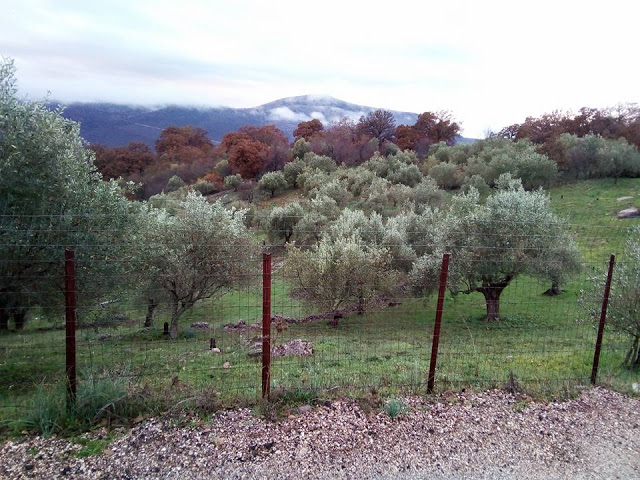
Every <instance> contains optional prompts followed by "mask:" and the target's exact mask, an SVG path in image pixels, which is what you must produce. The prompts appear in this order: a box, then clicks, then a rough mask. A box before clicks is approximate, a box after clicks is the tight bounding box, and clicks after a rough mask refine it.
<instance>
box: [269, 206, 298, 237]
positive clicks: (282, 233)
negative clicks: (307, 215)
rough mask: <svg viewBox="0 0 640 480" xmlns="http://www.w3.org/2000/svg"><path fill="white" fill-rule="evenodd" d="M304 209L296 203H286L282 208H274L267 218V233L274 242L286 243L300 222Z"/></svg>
mask: <svg viewBox="0 0 640 480" xmlns="http://www.w3.org/2000/svg"><path fill="white" fill-rule="evenodd" d="M303 215H304V209H303V208H302V206H300V205H299V204H297V203H288V204H287V205H285V206H283V207H275V208H274V209H273V210H271V212H270V213H269V217H268V218H267V233H268V234H269V237H270V238H272V239H275V240H280V241H283V242H284V243H288V242H290V241H291V239H292V237H293V234H294V233H295V231H296V226H297V225H298V223H299V222H300V220H302V217H303Z"/></svg>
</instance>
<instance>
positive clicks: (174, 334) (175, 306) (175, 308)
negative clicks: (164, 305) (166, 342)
mask: <svg viewBox="0 0 640 480" xmlns="http://www.w3.org/2000/svg"><path fill="white" fill-rule="evenodd" d="M183 311H184V310H181V309H180V303H179V301H178V299H177V297H176V298H174V299H173V302H172V309H171V324H170V325H169V337H170V338H171V340H175V339H176V338H178V319H179V318H180V315H182V312H183Z"/></svg>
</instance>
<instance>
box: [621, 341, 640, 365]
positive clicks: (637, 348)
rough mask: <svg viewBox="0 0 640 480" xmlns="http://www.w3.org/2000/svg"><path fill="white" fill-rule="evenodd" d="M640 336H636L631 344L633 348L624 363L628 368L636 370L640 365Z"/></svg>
mask: <svg viewBox="0 0 640 480" xmlns="http://www.w3.org/2000/svg"><path fill="white" fill-rule="evenodd" d="M639 341H640V335H636V336H634V338H633V343H632V344H631V348H629V351H628V352H627V354H626V355H625V357H624V360H623V361H622V365H623V366H625V367H628V368H635V367H637V366H638V365H640V345H639Z"/></svg>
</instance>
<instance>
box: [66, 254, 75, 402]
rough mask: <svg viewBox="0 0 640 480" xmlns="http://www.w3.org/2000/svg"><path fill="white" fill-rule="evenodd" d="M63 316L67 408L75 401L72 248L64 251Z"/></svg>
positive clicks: (73, 260)
mask: <svg viewBox="0 0 640 480" xmlns="http://www.w3.org/2000/svg"><path fill="white" fill-rule="evenodd" d="M64 280H65V282H64V283H65V289H64V296H65V316H66V383H67V409H68V410H71V408H72V407H73V405H75V402H76V394H77V388H78V379H77V377H76V261H75V255H74V252H73V250H65V252H64Z"/></svg>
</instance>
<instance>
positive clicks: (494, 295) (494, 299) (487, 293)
mask: <svg viewBox="0 0 640 480" xmlns="http://www.w3.org/2000/svg"><path fill="white" fill-rule="evenodd" d="M502 290H504V287H491V286H489V287H483V288H482V289H481V290H480V291H481V292H482V294H483V295H484V299H485V302H486V303H487V317H486V320H487V322H494V321H496V320H500V294H501V293H502Z"/></svg>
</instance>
